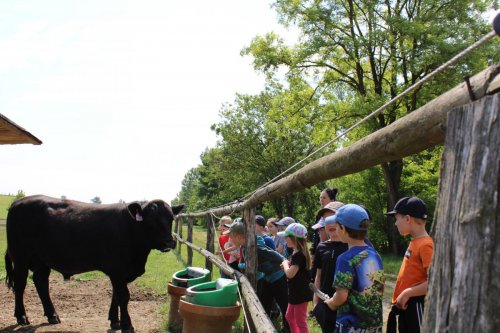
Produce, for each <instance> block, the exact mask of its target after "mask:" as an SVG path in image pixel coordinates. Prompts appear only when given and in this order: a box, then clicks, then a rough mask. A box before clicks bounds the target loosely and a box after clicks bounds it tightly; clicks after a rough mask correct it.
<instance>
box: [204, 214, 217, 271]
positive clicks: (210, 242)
mask: <svg viewBox="0 0 500 333" xmlns="http://www.w3.org/2000/svg"><path fill="white" fill-rule="evenodd" d="M206 221H207V224H206V225H207V244H206V249H207V251H208V252H210V253H214V252H215V246H214V237H215V229H214V223H213V217H212V215H211V214H206ZM205 267H206V268H207V269H209V270H210V278H212V269H213V266H212V261H211V260H209V259H208V258H207V259H205Z"/></svg>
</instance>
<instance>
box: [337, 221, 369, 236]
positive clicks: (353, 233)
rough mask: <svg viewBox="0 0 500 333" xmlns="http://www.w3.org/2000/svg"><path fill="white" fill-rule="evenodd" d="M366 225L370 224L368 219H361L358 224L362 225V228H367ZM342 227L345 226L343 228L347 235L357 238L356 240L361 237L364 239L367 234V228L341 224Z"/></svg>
mask: <svg viewBox="0 0 500 333" xmlns="http://www.w3.org/2000/svg"><path fill="white" fill-rule="evenodd" d="M368 225H370V221H369V220H363V221H361V223H359V226H360V227H363V228H368ZM342 227H344V228H345V230H346V231H347V234H348V235H349V237H351V238H354V239H357V240H363V239H365V238H366V235H367V234H368V230H356V229H351V228H349V227H346V226H345V225H342Z"/></svg>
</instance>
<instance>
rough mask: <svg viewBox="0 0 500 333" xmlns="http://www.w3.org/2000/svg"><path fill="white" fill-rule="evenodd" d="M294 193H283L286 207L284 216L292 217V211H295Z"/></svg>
mask: <svg viewBox="0 0 500 333" xmlns="http://www.w3.org/2000/svg"><path fill="white" fill-rule="evenodd" d="M295 198H296V196H295V194H293V193H292V194H287V195H285V206H286V207H285V208H286V216H290V217H293V213H294V211H295Z"/></svg>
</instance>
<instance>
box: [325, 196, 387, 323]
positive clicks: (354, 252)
mask: <svg viewBox="0 0 500 333" xmlns="http://www.w3.org/2000/svg"><path fill="white" fill-rule="evenodd" d="M335 223H336V224H337V230H336V231H337V235H338V236H339V239H340V240H341V241H342V242H344V243H347V246H348V247H349V249H348V250H347V251H346V252H344V253H342V254H341V255H340V256H339V257H338V259H337V265H336V273H335V278H334V282H333V285H334V287H335V289H336V291H335V294H334V295H333V297H332V298H330V299H328V300H327V301H325V302H326V304H327V305H328V306H329V307H330V309H332V310H337V322H336V328H335V331H334V332H335V333H347V332H351V333H354V332H373V333H375V332H382V323H383V320H382V296H383V294H384V287H385V276H384V271H383V266H382V258H381V257H380V255H379V254H378V253H377V251H376V250H375V249H374V248H373V247H370V246H368V245H367V244H366V243H365V238H366V234H367V232H368V225H369V224H370V220H369V217H368V214H367V212H366V210H364V209H363V208H362V207H360V206H358V205H354V204H348V205H345V206H342V207H341V208H340V209H339V210H338V211H337V213H336V214H335Z"/></svg>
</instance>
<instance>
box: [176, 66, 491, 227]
mask: <svg viewBox="0 0 500 333" xmlns="http://www.w3.org/2000/svg"><path fill="white" fill-rule="evenodd" d="M499 73H500V64H495V65H492V66H490V67H488V68H486V69H485V70H484V71H482V72H480V73H478V74H476V75H474V76H473V77H471V78H470V85H471V90H470V91H469V89H468V88H467V84H466V83H465V82H463V83H461V84H459V85H457V86H456V87H455V88H453V89H451V90H449V91H448V92H446V93H444V94H442V95H441V96H439V97H437V98H435V99H434V100H432V101H430V102H429V103H427V104H425V105H424V106H422V107H421V108H419V109H418V110H415V111H413V112H411V113H410V114H408V115H406V116H404V117H402V118H400V119H398V120H397V121H395V122H394V123H392V124H390V125H388V126H386V127H384V128H382V129H380V130H378V131H376V132H374V133H372V134H370V135H368V136H366V137H364V138H363V139H361V140H359V141H357V142H356V143H354V144H352V145H351V146H349V147H347V148H344V149H341V150H339V151H336V152H334V153H332V154H329V155H326V156H324V157H322V158H319V159H317V160H315V161H313V162H311V163H309V164H307V165H305V166H304V167H302V168H301V169H299V170H297V171H296V172H294V173H293V174H291V175H289V176H287V177H284V178H282V179H280V180H277V181H275V182H274V183H271V184H269V185H267V186H265V187H263V188H261V189H259V190H258V191H256V192H255V193H254V194H253V195H252V196H251V197H250V198H248V199H247V200H245V201H243V202H238V203H235V204H231V205H227V206H223V207H219V208H214V209H209V210H207V211H203V212H196V213H187V214H181V215H180V216H193V217H198V216H204V215H205V214H208V213H212V214H215V215H219V216H220V215H224V214H232V213H234V212H239V211H242V210H244V209H245V208H252V207H257V205H259V204H261V203H263V202H266V201H270V200H272V199H275V198H279V197H282V196H284V195H286V194H290V193H294V192H300V191H302V190H304V189H306V188H308V187H311V186H313V185H316V184H318V183H320V182H322V181H326V180H329V179H334V178H338V177H341V176H345V175H348V174H353V173H357V172H360V171H363V170H366V169H368V168H371V167H373V166H376V165H379V164H382V163H385V162H389V161H393V160H396V159H399V158H403V157H407V156H410V155H413V154H416V153H419V152H421V151H423V150H425V149H428V148H431V147H434V146H436V145H438V144H442V143H443V142H444V138H445V132H446V119H447V116H448V112H450V111H451V110H453V109H454V108H457V107H460V106H463V105H465V104H468V103H470V102H471V100H470V96H471V95H473V96H475V98H476V99H481V98H482V97H484V96H486V95H488V94H491V93H493V92H494V91H492V89H490V83H491V85H492V86H493V84H494V83H495V82H497V84H498V75H499ZM495 78H496V81H495ZM495 90H496V89H495Z"/></svg>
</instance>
